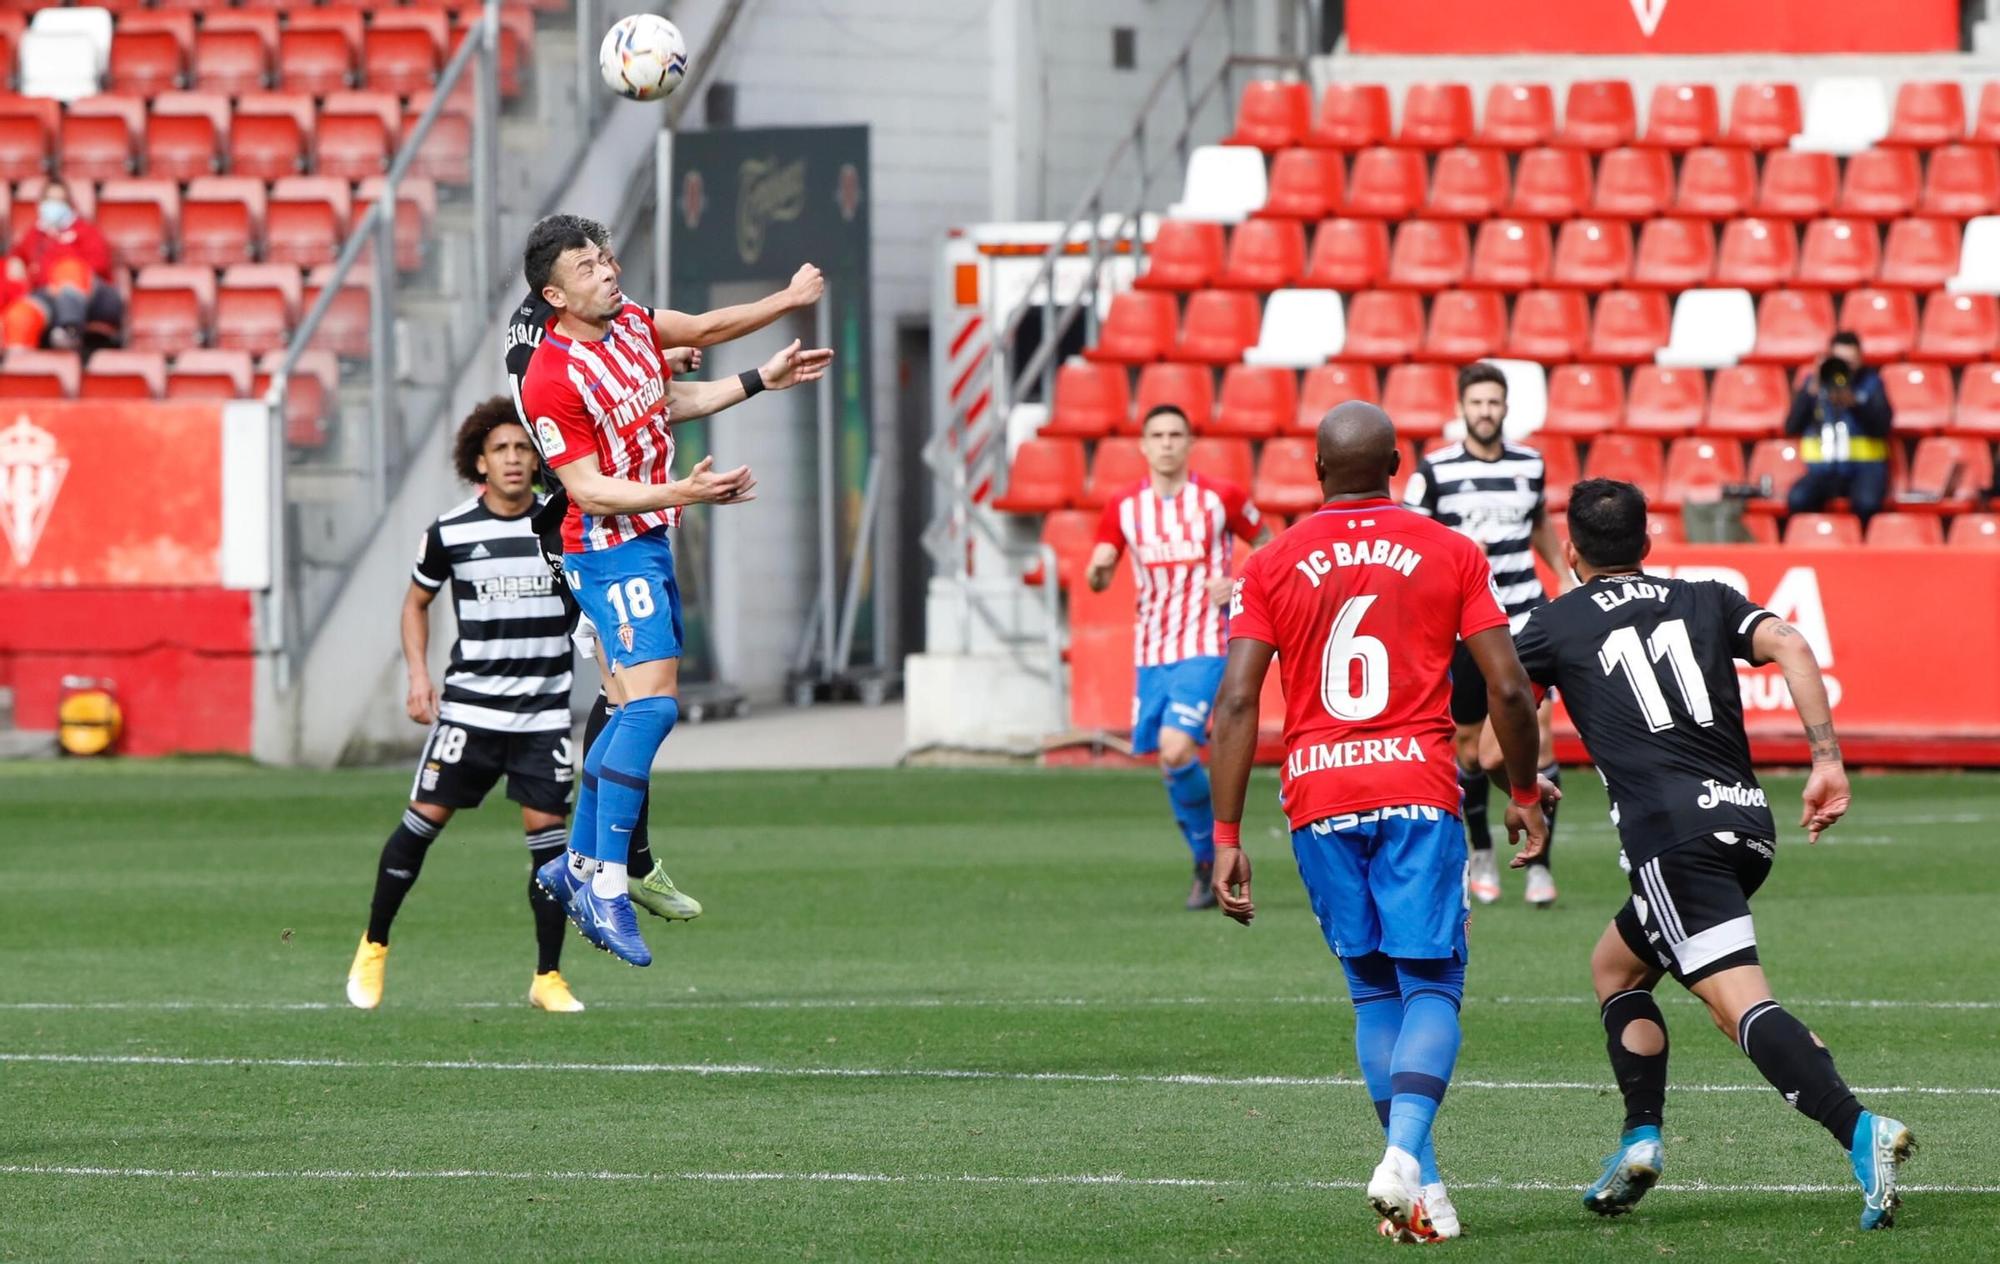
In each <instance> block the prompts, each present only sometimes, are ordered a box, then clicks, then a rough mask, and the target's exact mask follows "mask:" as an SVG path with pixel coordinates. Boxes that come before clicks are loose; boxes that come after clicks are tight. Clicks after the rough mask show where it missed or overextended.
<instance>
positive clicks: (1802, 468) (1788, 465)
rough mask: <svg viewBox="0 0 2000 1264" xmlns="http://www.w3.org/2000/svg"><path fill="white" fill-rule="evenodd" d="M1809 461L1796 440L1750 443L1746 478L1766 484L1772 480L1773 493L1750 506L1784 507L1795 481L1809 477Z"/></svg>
mask: <svg viewBox="0 0 2000 1264" xmlns="http://www.w3.org/2000/svg"><path fill="white" fill-rule="evenodd" d="M1805 472H1806V463H1805V460H1804V459H1803V458H1802V457H1800V456H1799V445H1798V441H1797V440H1795V439H1782V438H1773V439H1759V440H1758V441H1757V442H1756V443H1754V444H1752V445H1750V465H1749V468H1748V469H1747V470H1746V471H1745V478H1744V481H1745V482H1747V483H1757V484H1760V485H1761V484H1762V483H1763V482H1764V480H1766V479H1769V480H1770V484H1771V493H1770V495H1769V496H1766V497H1763V498H1761V499H1758V500H1753V501H1751V502H1750V504H1749V505H1748V506H1747V507H1748V508H1750V509H1754V510H1758V511H1761V512H1770V511H1773V510H1777V509H1782V508H1783V507H1784V504H1785V497H1786V496H1787V495H1789V494H1790V493H1791V490H1792V484H1794V483H1796V482H1798V481H1799V480H1800V479H1801V478H1803V477H1805Z"/></svg>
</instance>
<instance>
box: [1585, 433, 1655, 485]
mask: <svg viewBox="0 0 2000 1264" xmlns="http://www.w3.org/2000/svg"><path fill="white" fill-rule="evenodd" d="M1665 473H1666V463H1665V460H1664V459H1663V458H1662V456H1661V454H1660V441H1659V440H1658V439H1656V438H1654V437H1653V436H1651V435H1636V434H1621V433H1613V434H1606V435H1599V436H1597V438H1595V439H1592V440H1591V441H1590V452H1589V454H1588V455H1587V456H1585V457H1584V459H1583V474H1584V477H1585V478H1615V479H1618V480H1619V481H1621V482H1626V483H1631V484H1633V485H1634V486H1636V487H1638V489H1639V490H1640V491H1642V492H1644V493H1645V494H1646V499H1647V500H1650V501H1658V500H1659V499H1660V484H1661V482H1662V480H1663V479H1664V477H1665Z"/></svg>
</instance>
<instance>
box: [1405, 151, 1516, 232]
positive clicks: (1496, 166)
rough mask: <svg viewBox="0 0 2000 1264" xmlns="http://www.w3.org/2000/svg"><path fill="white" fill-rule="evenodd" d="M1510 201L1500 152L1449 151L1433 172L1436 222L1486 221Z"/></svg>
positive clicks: (1431, 211)
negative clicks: (1455, 220)
mask: <svg viewBox="0 0 2000 1264" xmlns="http://www.w3.org/2000/svg"><path fill="white" fill-rule="evenodd" d="M1506 202H1507V158H1506V156H1505V155H1504V154H1502V153H1501V152H1500V151H1499V150H1497V149H1447V150H1445V151H1444V152H1443V153H1441V154H1439V155H1438V156H1437V164H1436V166H1435V168H1434V169H1433V170H1432V172H1431V196H1430V203H1429V205H1428V206H1426V207H1425V209H1424V214H1426V215H1429V216H1431V217H1433V218H1435V219H1485V218H1487V217H1488V216H1491V215H1497V214H1499V213H1500V208H1501V207H1502V206H1504V205H1505V204H1506Z"/></svg>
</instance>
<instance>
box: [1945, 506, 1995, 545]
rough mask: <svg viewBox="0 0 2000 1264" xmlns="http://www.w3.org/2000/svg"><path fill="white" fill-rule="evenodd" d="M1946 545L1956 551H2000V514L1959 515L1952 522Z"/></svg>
mask: <svg viewBox="0 0 2000 1264" xmlns="http://www.w3.org/2000/svg"><path fill="white" fill-rule="evenodd" d="M1945 543H1946V544H1948V545H1950V546H1951V547H1952V548H1955V549H2000V514H1993V513H1964V514H1960V515H1958V516H1957V517H1956V518H1953V519H1952V520H1951V531H1950V533H1949V534H1948V535H1947V536H1946V537H1945Z"/></svg>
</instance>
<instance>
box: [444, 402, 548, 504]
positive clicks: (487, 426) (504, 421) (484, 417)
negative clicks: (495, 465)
mask: <svg viewBox="0 0 2000 1264" xmlns="http://www.w3.org/2000/svg"><path fill="white" fill-rule="evenodd" d="M520 424H521V414H520V413H517V412H515V411H514V401H513V400H511V399H509V398H507V397H506V396H505V395H495V396H494V397H493V398H492V399H489V400H487V401H486V402H485V403H483V404H481V405H480V406H479V407H477V408H475V409H473V410H472V411H471V412H470V413H467V414H466V417H465V420H464V421H461V422H459V423H458V435H457V437H456V438H454V439H453V440H452V441H451V468H452V470H453V471H454V472H455V473H456V474H457V475H458V476H459V478H461V479H463V480H464V481H466V482H468V483H471V484H473V485H474V486H477V485H478V484H480V483H482V482H484V481H485V480H484V478H482V477H481V475H480V473H479V456H480V454H481V453H482V452H484V451H486V437H487V436H488V435H490V434H492V433H493V432H494V431H495V430H498V429H499V428H500V427H502V426H519V425H520ZM523 428H524V429H525V427H523ZM533 442H534V441H533V440H532V439H531V440H529V443H530V444H532V443H533Z"/></svg>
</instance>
